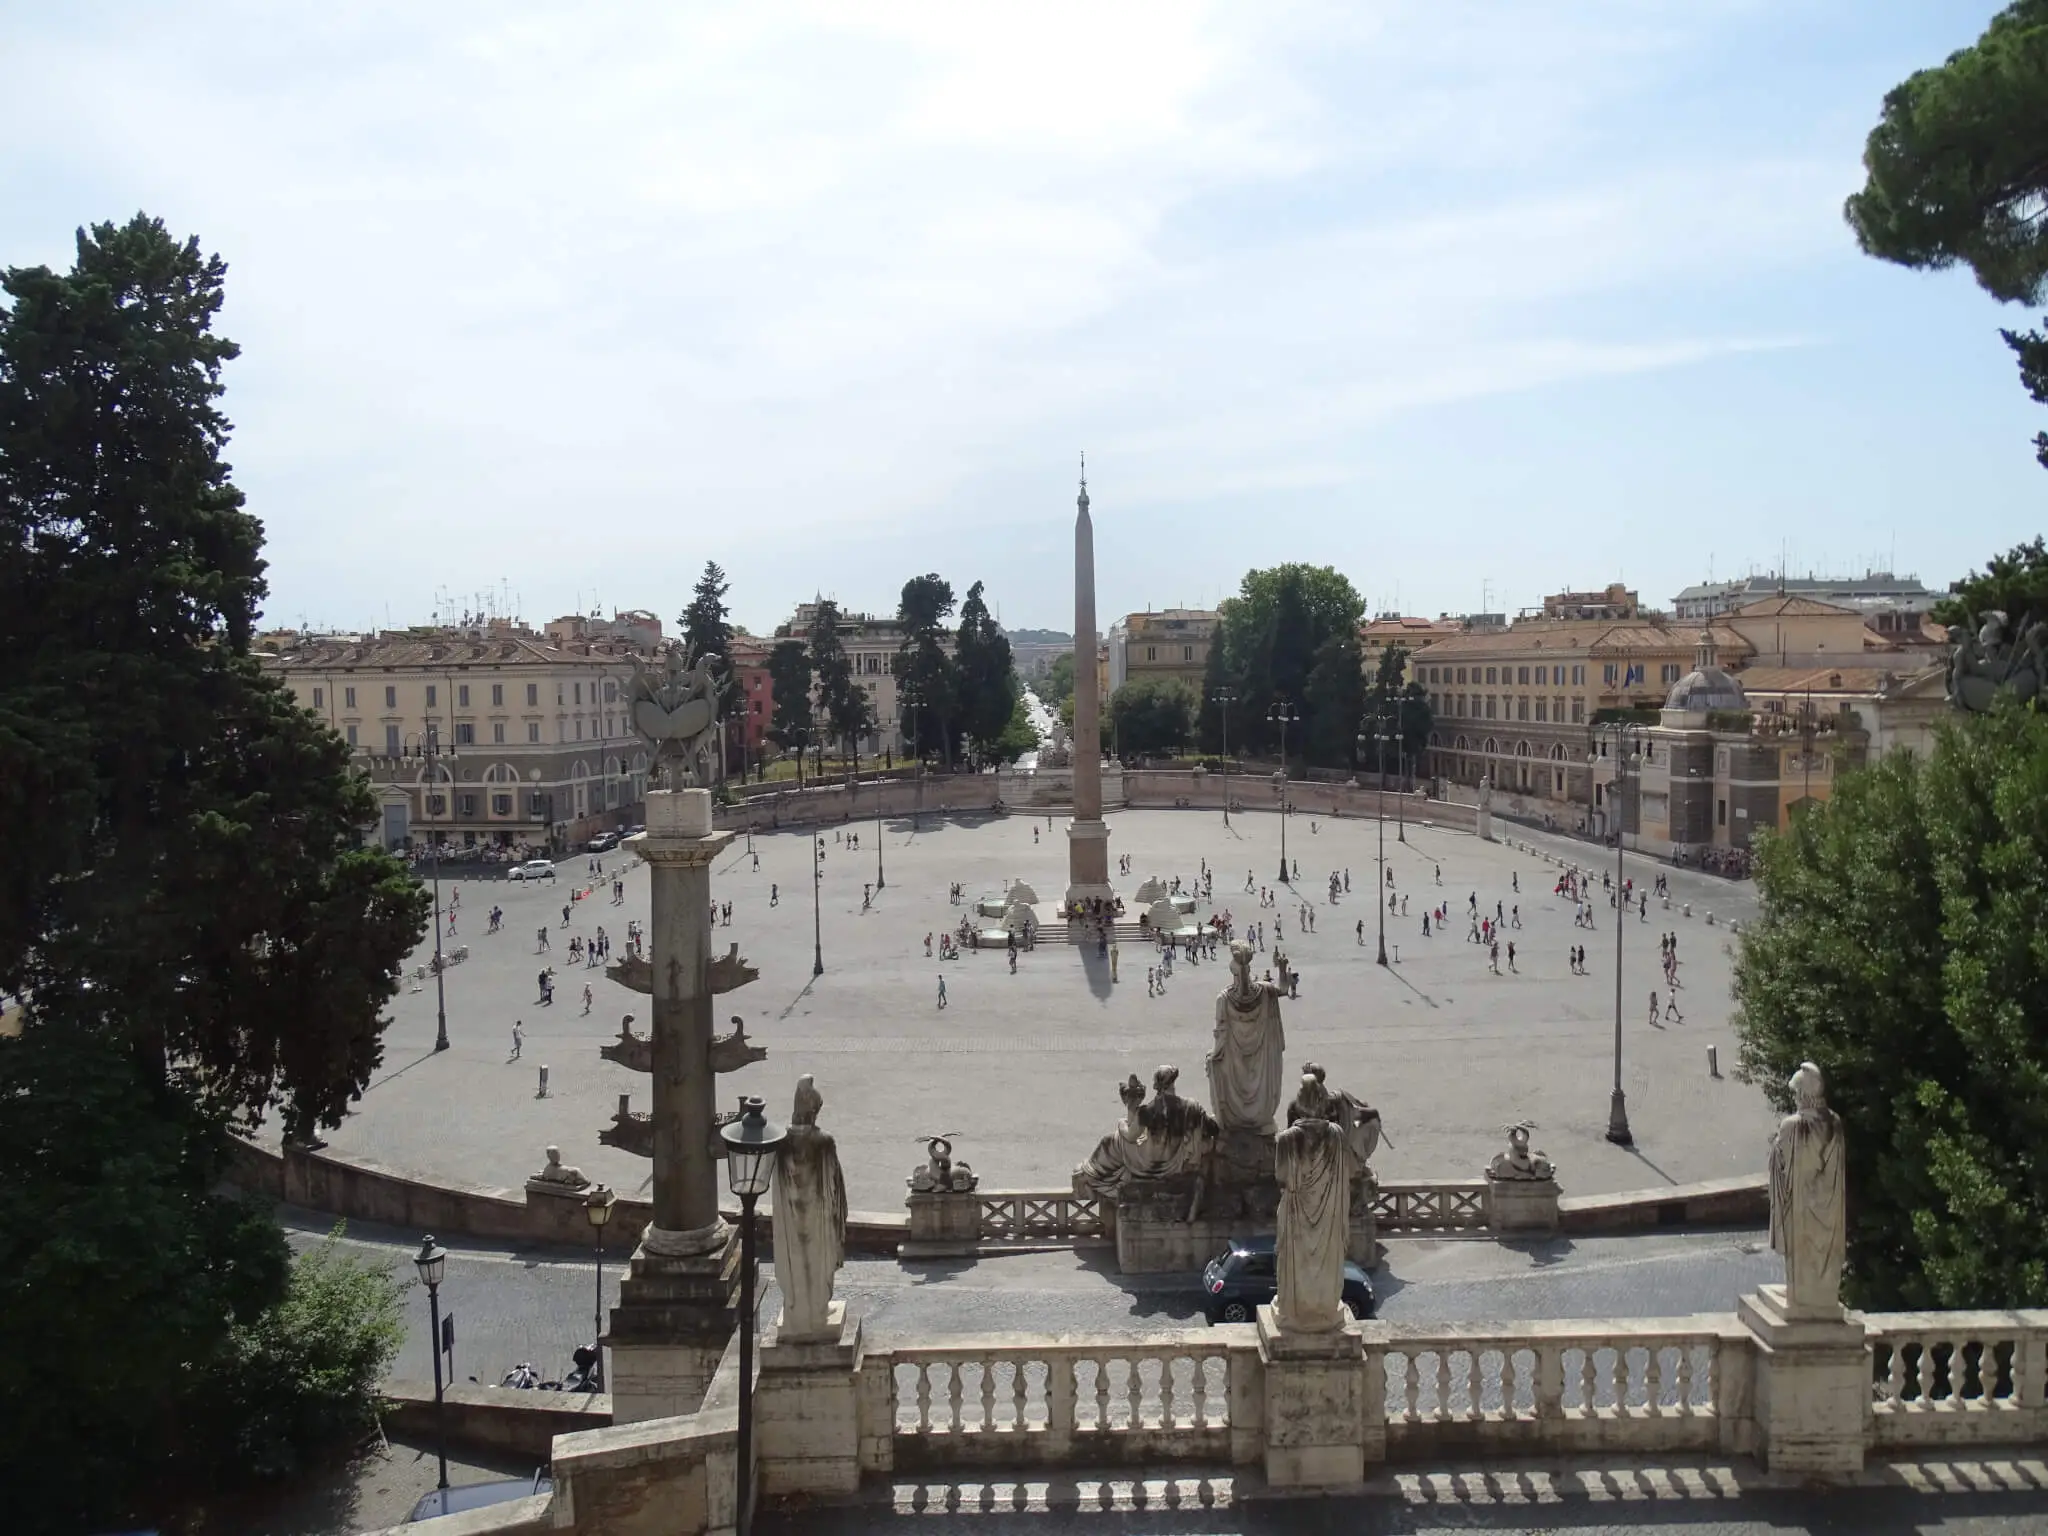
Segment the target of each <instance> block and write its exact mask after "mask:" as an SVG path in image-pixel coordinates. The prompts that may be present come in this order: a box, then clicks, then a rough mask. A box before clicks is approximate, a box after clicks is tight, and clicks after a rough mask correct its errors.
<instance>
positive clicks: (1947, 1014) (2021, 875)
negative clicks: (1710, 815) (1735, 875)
mask: <svg viewBox="0 0 2048 1536" xmlns="http://www.w3.org/2000/svg"><path fill="white" fill-rule="evenodd" d="M1757 884H1758V889H1759V892H1760V895H1761V897H1762V916H1761V919H1760V921H1758V922H1757V923H1756V924H1755V925H1754V926H1752V927H1749V928H1747V929H1745V930H1744V932H1743V935H1742V948H1741V951H1740V952H1739V954H1738V956H1737V959H1736V968H1735V997H1736V1002H1737V1004H1738V1012H1737V1016H1736V1020H1735V1025H1736V1030H1737V1033H1738V1036H1739V1037H1740V1040H1741V1043H1742V1044H1741V1072H1742V1075H1743V1076H1744V1078H1745V1079H1747V1080H1749V1081H1754V1082H1761V1083H1762V1084H1763V1085H1764V1087H1765V1089H1766V1091H1767V1092H1768V1093H1769V1094H1770V1095H1771V1097H1772V1099H1773V1102H1775V1103H1776V1104H1777V1105H1778V1106H1779V1107H1780V1108H1781V1109H1782V1108H1785V1107H1787V1105H1788V1104H1789V1095H1788V1094H1787V1093H1786V1091H1785V1089H1784V1087H1783V1084H1784V1082H1785V1079H1786V1078H1787V1077H1788V1076H1789V1075H1790V1074H1791V1072H1792V1071H1793V1070H1794V1068H1796V1067H1797V1065H1798V1064H1799V1063H1800V1062H1801V1061H1803V1060H1810V1061H1814V1062H1817V1063H1818V1064H1819V1065H1820V1067H1821V1070H1822V1071H1823V1072H1824V1073H1825V1074H1826V1076H1827V1083H1828V1101H1829V1103H1830V1104H1831V1105H1833V1106H1834V1107H1835V1109H1836V1110H1838V1111H1839V1112H1840V1113H1841V1115H1842V1118H1843V1120H1844V1122H1845V1129H1846V1132H1847V1147H1848V1158H1849V1161H1848V1184H1849V1235H1848V1252H1847V1264H1846V1267H1845V1270H1844V1280H1843V1285H1844V1291H1845V1295H1846V1299H1848V1300H1849V1301H1850V1302H1852V1303H1853V1304H1855V1305H1858V1306H1864V1307H1874V1308H1908V1309H1919V1308H1936V1307H2024V1306H2040V1305H2043V1304H2048V1166H2044V1164H2043V1162H2042V1159H2041V1155H2040V1150H2041V1148H2042V1147H2043V1146H2044V1145H2048V1045H2044V1041H2048V1032H2044V1021H2048V953H2044V951H2043V948H2042V944H2041V935H2042V934H2043V933H2044V932H2048V718H2043V717H2041V716H2039V715H2036V714H2034V713H2033V712H2031V711H2028V710H2022V709H2016V708H2011V707H2006V708H2003V709H2000V710H1999V711H1997V712H1995V713H1993V714H1990V715H1984V716H1977V717H1966V718H1964V719H1962V720H1961V721H1960V723H1958V724H1956V725H1954V726H1952V727H1949V728H1947V729H1945V730H1944V731H1943V733H1942V735H1941V737H1940V738H1939V740H1938V742H1937V744H1936V746H1935V748H1934V751H1933V753H1932V755H1931V756H1930V757H1929V758H1928V760H1927V761H1925V762H1924V763H1923V762H1921V761H1919V760H1917V759H1915V758H1914V757H1912V756H1910V755H1908V754H1905V753H1894V754H1892V755H1891V756H1888V757H1886V758H1884V759H1883V760H1882V761H1880V762H1878V763H1877V764H1875V765H1873V766H1871V767H1868V768H1865V769H1862V770H1860V771H1856V772H1851V773H1846V774H1844V775H1843V776H1842V778H1841V779H1840V781H1839V782H1838V783H1837V785H1836V788H1835V793H1834V798H1833V799H1832V800H1831V801H1829V802H1826V803H1823V804H1821V805H1817V806H1814V807H1812V808H1811V809H1809V810H1807V811H1806V812H1804V813H1803V814H1802V815H1800V816H1799V817H1798V818H1796V819H1795V820H1794V821H1793V823H1792V826H1791V828H1790V830H1789V831H1787V832H1785V833H1784V834H1782V835H1766V836H1765V837H1764V838H1763V839H1762V840H1761V843H1760V848H1759V860H1758V867H1757Z"/></svg>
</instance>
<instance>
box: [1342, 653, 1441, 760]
mask: <svg viewBox="0 0 2048 1536" xmlns="http://www.w3.org/2000/svg"><path fill="white" fill-rule="evenodd" d="M1407 673H1408V648H1407V647H1406V646H1401V645H1390V646H1388V647H1386V649H1384V650H1383V651H1381V652H1380V659H1379V666H1378V668H1377V669H1376V670H1375V672H1374V674H1373V677H1372V680H1371V684H1370V686H1369V687H1368V689H1367V691H1366V696H1365V703H1364V709H1363V714H1362V719H1363V721H1364V724H1365V728H1366V732H1367V734H1368V736H1369V737H1370V738H1371V739H1370V741H1369V743H1368V747H1369V749H1368V750H1367V751H1364V752H1361V753H1360V754H1359V767H1360V768H1361V769H1364V768H1367V766H1368V765H1370V771H1372V772H1373V773H1387V774H1399V773H1404V772H1405V773H1406V774H1408V775H1412V774H1413V773H1414V772H1415V765H1416V764H1417V763H1418V762H1420V761H1421V760H1422V754H1423V752H1424V751H1426V750H1427V749H1428V746H1429V730H1430V726H1431V724H1432V723H1433V715H1432V712H1431V710H1430V707H1429V690H1428V689H1427V688H1425V687H1423V685H1422V683H1421V681H1420V680H1419V679H1410V678H1407ZM1404 679H1407V680H1405V681H1404ZM1383 731H1384V732H1386V733H1388V734H1389V735H1392V736H1394V737H1397V738H1398V739H1399V742H1400V746H1399V748H1398V749H1397V748H1396V746H1395V744H1394V743H1393V742H1391V741H1389V742H1381V741H1380V740H1379V736H1380V734H1381V733H1382V732H1383ZM1403 753H1405V754H1406V761H1405V763H1404V761H1403Z"/></svg>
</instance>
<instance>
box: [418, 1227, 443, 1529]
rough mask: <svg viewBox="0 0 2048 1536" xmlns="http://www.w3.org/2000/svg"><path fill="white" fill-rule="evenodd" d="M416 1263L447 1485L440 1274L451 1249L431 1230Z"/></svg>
mask: <svg viewBox="0 0 2048 1536" xmlns="http://www.w3.org/2000/svg"><path fill="white" fill-rule="evenodd" d="M413 1264H414V1265H415V1266H416V1267H417V1268H418V1269H419V1272H420V1284H422V1285H424V1286H425V1287H426V1288H427V1318H428V1326H429V1327H430V1328H431V1330H432V1334H433V1336H432V1337H431V1338H429V1339H428V1340H427V1347H428V1348H429V1349H431V1350H432V1351H433V1352H434V1455H435V1457H436V1458H437V1459H438V1460H439V1461H440V1463H441V1481H440V1484H439V1486H440V1487H442V1488H446V1487H447V1486H448V1420H447V1418H446V1416H445V1410H444V1409H443V1408H442V1405H441V1276H442V1274H443V1273H444V1272H446V1270H447V1268H448V1250H447V1249H445V1248H442V1247H440V1246H439V1245H438V1244H436V1243H435V1241H434V1236H433V1234H432V1233H431V1232H430V1233H428V1234H427V1235H426V1237H424V1238H422V1239H421V1240H420V1251H419V1252H418V1253H417V1254H415V1255H413Z"/></svg>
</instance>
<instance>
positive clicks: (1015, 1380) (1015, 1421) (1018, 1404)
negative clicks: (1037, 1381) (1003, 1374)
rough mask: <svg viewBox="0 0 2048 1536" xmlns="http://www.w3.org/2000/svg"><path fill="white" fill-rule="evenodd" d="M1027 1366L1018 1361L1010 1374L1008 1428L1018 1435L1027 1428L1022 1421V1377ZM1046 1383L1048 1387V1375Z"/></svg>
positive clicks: (1049, 1378) (1050, 1378) (1025, 1363)
mask: <svg viewBox="0 0 2048 1536" xmlns="http://www.w3.org/2000/svg"><path fill="white" fill-rule="evenodd" d="M1028 1364H1029V1362H1027V1361H1024V1360H1019V1361H1018V1362H1017V1367H1016V1369H1015V1370H1013V1371H1011V1372H1010V1427H1011V1428H1012V1429H1014V1430H1015V1431H1016V1432H1017V1433H1018V1434H1020V1435H1021V1434H1023V1433H1024V1431H1025V1430H1026V1429H1027V1428H1029V1425H1027V1424H1026V1422H1025V1419H1024V1385H1025V1383H1024V1375H1025V1371H1026V1369H1027V1367H1028ZM1046 1382H1047V1385H1048V1386H1050V1384H1051V1382H1052V1377H1051V1376H1050V1375H1048V1376H1047V1377H1046Z"/></svg>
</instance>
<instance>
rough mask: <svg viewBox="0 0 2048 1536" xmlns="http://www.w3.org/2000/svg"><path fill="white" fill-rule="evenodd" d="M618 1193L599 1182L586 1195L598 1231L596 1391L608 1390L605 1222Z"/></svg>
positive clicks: (585, 1202)
mask: <svg viewBox="0 0 2048 1536" xmlns="http://www.w3.org/2000/svg"><path fill="white" fill-rule="evenodd" d="M615 1198H616V1197H615V1196H614V1195H613V1194H612V1192H611V1190H609V1189H608V1188H606V1187H605V1186H604V1185H602V1184H599V1185H597V1186H596V1187H594V1188H593V1189H592V1190H591V1191H590V1193H589V1194H587V1195H585V1196H584V1197H583V1214H584V1215H586V1216H588V1217H589V1218H590V1228H591V1230H592V1231H593V1232H595V1233H596V1234H597V1310H596V1313H595V1317H596V1326H595V1329H594V1331H593V1332H592V1333H591V1335H590V1344H591V1347H592V1348H593V1349H595V1350H596V1351H597V1358H596V1359H595V1360H593V1361H592V1362H591V1363H590V1376H589V1382H590V1386H591V1390H592V1391H596V1392H602V1391H603V1390H604V1224H605V1223H606V1222H608V1221H610V1220H611V1219H612V1201H613V1200H614V1199H615Z"/></svg>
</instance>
